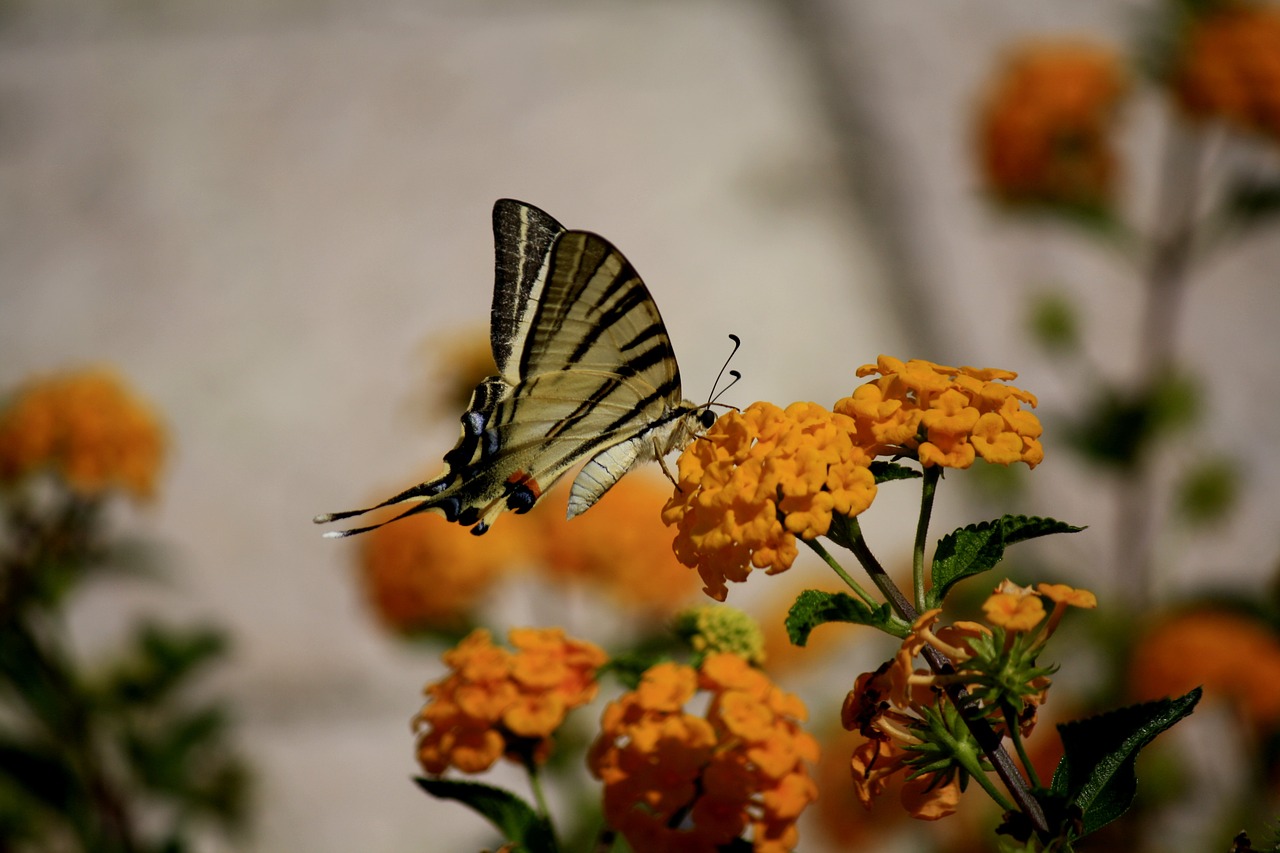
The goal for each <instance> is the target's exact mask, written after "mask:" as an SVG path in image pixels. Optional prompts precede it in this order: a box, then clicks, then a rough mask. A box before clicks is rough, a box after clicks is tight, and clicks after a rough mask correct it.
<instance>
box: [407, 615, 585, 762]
mask: <svg viewBox="0 0 1280 853" xmlns="http://www.w3.org/2000/svg"><path fill="white" fill-rule="evenodd" d="M508 637H509V639H510V640H511V644H512V645H513V646H515V647H516V651H515V652H511V651H508V650H506V649H504V648H502V647H500V646H495V645H493V642H492V641H491V639H490V636H489V632H488V631H485V630H482V629H478V630H476V631H472V632H471V634H469V635H468V636H467V637H466V638H465V639H463V640H462V642H461V643H459V644H458V645H457V647H455V648H453V649H451V650H450V651H448V652H445V654H444V662H445V663H446V664H447V665H448V666H449V668H450V670H451V672H450V674H449V675H448V676H447V677H446V678H444V679H443V680H442V681H439V682H436V683H434V684H429V685H427V688H426V690H425V693H426V695H427V704H426V705H424V706H423V708H422V710H421V711H420V712H419V713H418V715H417V716H416V717H414V719H413V728H414V730H415V731H416V732H418V761H419V763H421V764H422V767H423V769H425V770H426V771H427V773H430V774H432V775H437V774H440V773H443V772H445V770H447V769H448V768H450V767H454V768H456V769H458V770H460V771H462V772H463V773H482V772H484V771H485V770H488V769H489V768H490V767H492V766H493V764H494V762H496V761H497V760H498V759H499V758H501V757H503V756H504V755H505V756H506V757H507V758H509V759H510V760H512V761H516V762H518V763H521V764H525V765H528V764H532V763H535V762H537V763H540V762H543V761H545V760H546V759H547V757H548V755H549V754H550V751H551V734H552V732H554V731H555V730H556V729H557V728H558V727H559V726H560V724H561V723H562V722H563V721H564V718H565V714H567V713H568V712H569V711H571V710H573V709H574V708H578V707H580V706H582V705H585V704H587V703H588V702H590V701H591V700H592V699H593V698H595V695H596V690H597V688H598V685H597V683H596V680H595V676H596V671H597V670H598V669H599V668H600V667H601V666H603V665H604V663H605V661H606V660H607V657H606V656H605V653H604V652H603V651H601V650H600V649H599V648H598V647H596V646H594V645H592V644H591V643H587V642H584V641H582V640H574V639H571V638H568V637H566V636H565V635H564V632H563V631H561V630H559V629H553V628H548V629H534V628H517V629H512V630H511V631H510V632H509V634H508Z"/></svg>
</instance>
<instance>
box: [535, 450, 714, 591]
mask: <svg viewBox="0 0 1280 853" xmlns="http://www.w3.org/2000/svg"><path fill="white" fill-rule="evenodd" d="M565 491H566V490H565V489H557V490H556V492H555V493H554V494H553V495H552V496H551V497H549V498H548V499H547V500H546V503H549V504H551V506H548V507H546V511H544V512H538V513H535V516H536V518H537V520H538V522H539V525H540V526H539V534H540V535H539V540H538V542H539V545H540V549H541V556H542V561H541V562H540V567H541V571H542V572H543V573H544V574H545V575H546V576H548V577H551V578H554V579H557V580H563V581H571V582H577V583H583V584H587V585H590V586H593V587H597V588H599V589H601V590H602V591H604V592H605V593H607V594H608V595H609V596H611V597H612V598H613V599H614V600H615V601H616V602H617V603H618V604H621V605H624V606H626V607H628V608H637V609H641V610H648V611H651V612H656V613H672V612H674V611H675V610H677V609H678V608H679V607H680V606H681V605H682V604H684V603H685V602H687V601H688V600H689V598H690V596H692V595H693V594H694V593H696V592H697V591H698V576H697V574H696V573H694V572H692V571H690V570H689V569H688V568H686V567H685V566H683V565H681V563H680V561H679V560H677V559H676V556H675V553H674V552H673V551H672V550H671V540H672V539H673V538H674V537H673V536H672V533H671V531H669V530H668V529H667V528H666V525H664V524H663V523H662V506H663V504H664V503H665V502H666V500H667V497H668V496H669V495H670V493H671V492H670V486H669V485H668V484H667V483H666V482H665V481H660V480H657V479H656V478H654V477H647V476H645V475H644V474H640V473H632V474H629V475H627V476H626V477H623V478H622V479H621V480H619V481H618V483H617V484H616V485H614V486H613V488H611V489H609V491H608V492H607V493H606V494H605V496H604V497H603V498H601V499H600V502H599V503H597V504H596V505H595V506H593V507H592V508H591V512H588V513H584V514H582V515H580V516H578V517H577V518H574V519H571V520H570V519H566V518H565V517H564V513H563V512H562V511H561V509H560V507H561V506H563V494H564V492H565Z"/></svg>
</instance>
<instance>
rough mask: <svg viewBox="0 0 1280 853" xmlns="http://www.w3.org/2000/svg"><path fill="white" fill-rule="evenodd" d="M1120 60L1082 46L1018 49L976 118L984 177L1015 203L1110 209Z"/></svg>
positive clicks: (1121, 90)
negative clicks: (1111, 137) (1114, 122)
mask: <svg viewBox="0 0 1280 853" xmlns="http://www.w3.org/2000/svg"><path fill="white" fill-rule="evenodd" d="M1125 88H1126V85H1125V77H1124V72H1123V69H1122V66H1121V64H1120V60H1119V57H1118V56H1117V55H1116V54H1115V53H1114V52H1113V51H1111V50H1108V49H1106V48H1103V47H1098V46H1095V45H1090V44H1084V43H1081V42H1036V43H1031V44H1026V45H1023V46H1021V47H1019V48H1018V49H1017V50H1015V51H1014V52H1013V53H1012V54H1011V55H1010V56H1009V58H1008V59H1007V61H1006V62H1005V64H1004V66H1003V67H1002V68H1001V70H1000V71H999V72H998V75H997V77H996V79H995V80H994V81H993V82H992V84H991V85H990V87H989V88H988V91H987V94H986V97H985V101H984V103H983V105H982V108H981V112H980V115H979V118H978V148H979V156H980V158H981V166H982V172H983V177H984V179H985V182H986V185H987V187H988V189H989V190H990V191H991V192H992V194H993V195H995V196H996V197H997V198H998V199H1000V200H1001V201H1004V202H1010V203H1024V204H1025V203H1032V204H1065V205H1069V206H1074V207H1086V208H1095V207H1099V206H1103V205H1106V204H1107V203H1108V202H1109V201H1110V198H1111V193H1112V187H1113V185H1114V183H1115V171H1116V166H1115V163H1116V156H1115V152H1114V151H1113V148H1112V142H1111V139H1110V132H1111V125H1112V119H1113V116H1114V114H1115V111H1116V105H1117V104H1118V103H1119V101H1120V98H1121V96H1122V95H1123V93H1124V91H1125Z"/></svg>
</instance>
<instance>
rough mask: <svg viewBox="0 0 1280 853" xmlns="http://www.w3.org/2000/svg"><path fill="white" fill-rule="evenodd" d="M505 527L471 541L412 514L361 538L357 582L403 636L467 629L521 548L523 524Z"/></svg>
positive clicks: (431, 518) (432, 518)
mask: <svg viewBox="0 0 1280 853" xmlns="http://www.w3.org/2000/svg"><path fill="white" fill-rule="evenodd" d="M511 521H512V523H511V524H504V525H503V526H502V529H500V530H495V531H493V532H491V533H490V534H489V535H488V536H472V535H471V534H470V532H469V531H468V530H467V529H466V528H465V527H459V526H458V525H456V524H449V523H448V522H446V521H445V520H444V519H443V518H441V517H439V516H437V515H432V514H429V513H420V514H418V515H412V516H409V517H408V518H404V519H402V520H400V521H397V522H396V523H395V524H388V525H385V526H383V527H379V528H378V529H376V530H373V531H371V532H369V533H367V534H365V535H364V536H363V537H361V541H360V557H359V563H358V571H359V573H360V580H361V583H362V586H363V587H364V591H365V596H366V598H367V600H368V601H369V604H370V605H371V606H372V608H373V610H374V612H375V613H376V614H377V615H378V618H379V619H380V621H381V622H382V623H383V624H384V625H385V626H387V627H388V628H390V629H392V630H393V631H396V632H398V633H403V634H412V633H415V632H418V631H429V630H451V629H458V628H464V627H465V626H467V625H468V624H469V623H471V622H472V619H473V616H474V612H475V610H476V608H477V606H478V605H479V604H480V603H481V602H482V601H483V600H484V598H485V596H486V595H487V593H488V592H489V591H490V590H491V589H492V588H493V585H494V583H495V581H497V580H498V579H499V578H501V577H503V576H505V575H506V574H507V573H508V572H509V571H511V569H512V568H513V567H514V566H516V565H518V564H519V563H520V561H521V559H522V558H523V556H524V554H525V553H526V552H527V550H528V546H529V544H530V541H529V540H530V536H529V534H530V533H531V531H530V526H529V522H528V519H527V518H519V517H517V518H514V519H512V520H511Z"/></svg>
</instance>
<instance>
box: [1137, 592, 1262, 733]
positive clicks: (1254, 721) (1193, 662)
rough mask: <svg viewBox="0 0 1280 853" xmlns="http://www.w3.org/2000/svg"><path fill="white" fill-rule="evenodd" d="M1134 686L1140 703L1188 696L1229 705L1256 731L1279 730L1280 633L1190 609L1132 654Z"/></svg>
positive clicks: (1238, 617) (1251, 621) (1241, 618)
mask: <svg viewBox="0 0 1280 853" xmlns="http://www.w3.org/2000/svg"><path fill="white" fill-rule="evenodd" d="M1129 679H1130V688H1131V690H1132V691H1133V695H1134V696H1135V697H1136V698H1138V699H1156V698H1161V697H1164V696H1177V695H1181V694H1183V693H1186V692H1187V691H1188V690H1190V689H1191V688H1193V687H1195V686H1197V685H1203V686H1204V691H1205V696H1206V697H1207V698H1218V699H1223V700H1226V701H1228V702H1231V703H1232V704H1233V705H1235V706H1236V708H1237V709H1238V710H1239V712H1240V714H1241V716H1243V717H1244V719H1245V721H1246V722H1248V724H1249V725H1250V726H1252V727H1253V729H1254V730H1255V731H1258V732H1262V733H1265V732H1274V731H1276V730H1277V729H1280V635H1278V634H1277V632H1276V630H1275V629H1274V628H1273V627H1271V626H1270V625H1268V624H1266V623H1264V622H1262V621H1260V620H1258V619H1255V618H1252V617H1249V616H1246V615H1244V614H1241V613H1235V612H1231V611H1228V610H1213V609H1201V610H1190V611H1187V612H1184V613H1179V614H1176V615H1173V616H1170V617H1168V618H1166V619H1164V620H1163V621H1162V622H1160V623H1159V624H1157V625H1156V626H1155V627H1154V628H1152V629H1151V630H1149V631H1147V632H1146V634H1145V636H1143V637H1142V638H1141V640H1139V642H1138V644H1137V647H1136V648H1135V650H1134V653H1133V660H1132V662H1131V664H1130V671H1129Z"/></svg>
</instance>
